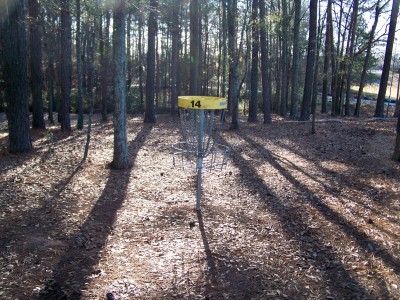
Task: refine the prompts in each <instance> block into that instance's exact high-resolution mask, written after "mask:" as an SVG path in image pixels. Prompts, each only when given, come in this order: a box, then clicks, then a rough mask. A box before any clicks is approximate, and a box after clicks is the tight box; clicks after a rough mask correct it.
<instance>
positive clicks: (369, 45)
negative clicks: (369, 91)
mask: <svg viewBox="0 0 400 300" xmlns="http://www.w3.org/2000/svg"><path fill="white" fill-rule="evenodd" d="M382 8H383V6H380V1H379V0H378V2H377V4H376V6H375V18H374V23H373V24H372V28H371V31H370V32H369V35H368V43H367V51H366V53H365V58H364V64H363V69H362V71H361V78H360V84H359V89H358V93H357V103H356V108H355V110H354V116H357V117H358V116H359V115H360V107H361V97H362V95H363V90H364V85H365V77H366V75H367V70H368V65H369V60H370V57H371V49H372V44H373V40H374V36H375V30H376V26H377V25H378V19H379V15H380V13H381V11H382Z"/></svg>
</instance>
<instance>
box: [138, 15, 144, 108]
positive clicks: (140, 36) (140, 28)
mask: <svg viewBox="0 0 400 300" xmlns="http://www.w3.org/2000/svg"><path fill="white" fill-rule="evenodd" d="M143 23H144V22H143V20H142V15H140V16H139V20H138V52H139V63H138V67H139V70H138V71H139V72H138V73H139V74H138V76H139V98H140V105H141V109H143V107H142V106H143V99H144V88H143V65H144V63H143V49H142V48H143V47H142V40H143V34H142V32H143Z"/></svg>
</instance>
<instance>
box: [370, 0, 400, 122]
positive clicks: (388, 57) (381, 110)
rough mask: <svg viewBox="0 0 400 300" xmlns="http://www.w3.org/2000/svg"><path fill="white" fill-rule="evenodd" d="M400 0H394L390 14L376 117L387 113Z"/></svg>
mask: <svg viewBox="0 0 400 300" xmlns="http://www.w3.org/2000/svg"><path fill="white" fill-rule="evenodd" d="M399 3H400V0H393V6H392V13H391V16H390V25H389V35H388V39H387V44H386V51H385V60H384V62H383V69H382V76H381V82H380V84H379V92H378V99H377V101H376V108H375V117H378V118H383V117H384V115H385V97H386V89H387V84H388V79H389V71H390V63H391V61H392V52H393V44H394V37H395V34H396V23H397V16H398V14H399Z"/></svg>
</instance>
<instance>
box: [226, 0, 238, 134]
mask: <svg viewBox="0 0 400 300" xmlns="http://www.w3.org/2000/svg"><path fill="white" fill-rule="evenodd" d="M226 4H227V5H226V9H227V26H228V53H229V55H228V56H229V83H228V84H229V88H228V102H230V103H232V121H231V126H230V129H239V95H238V78H239V75H238V60H237V53H236V42H237V41H236V28H237V0H227V1H226Z"/></svg>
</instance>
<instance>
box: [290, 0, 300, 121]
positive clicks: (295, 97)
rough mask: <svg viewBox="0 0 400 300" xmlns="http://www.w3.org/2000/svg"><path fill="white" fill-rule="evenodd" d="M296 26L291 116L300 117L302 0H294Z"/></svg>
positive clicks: (294, 33)
mask: <svg viewBox="0 0 400 300" xmlns="http://www.w3.org/2000/svg"><path fill="white" fill-rule="evenodd" d="M294 6H295V7H294V27H293V65H292V96H291V102H290V118H291V119H292V120H297V118H298V117H299V108H298V106H299V79H300V61H299V60H300V46H299V33H300V21H301V16H300V14H301V0H294Z"/></svg>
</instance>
